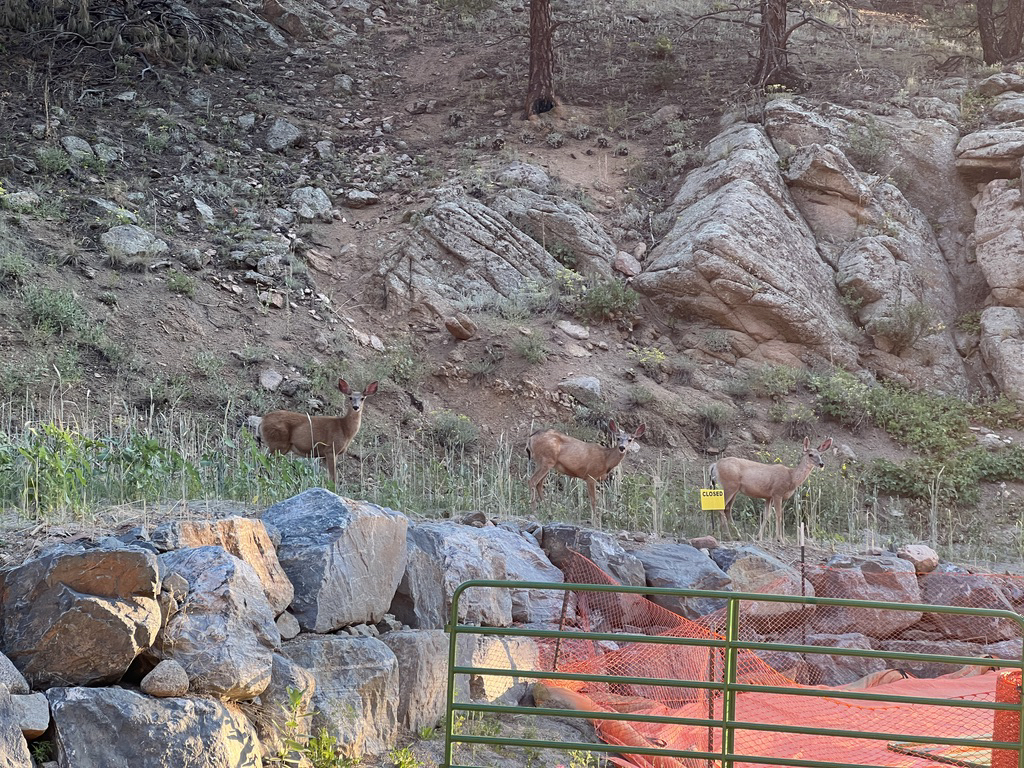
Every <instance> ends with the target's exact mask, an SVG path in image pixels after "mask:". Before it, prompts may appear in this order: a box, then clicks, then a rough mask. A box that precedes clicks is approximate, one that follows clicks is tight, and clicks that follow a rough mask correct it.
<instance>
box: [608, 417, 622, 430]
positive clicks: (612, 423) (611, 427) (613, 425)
mask: <svg viewBox="0 0 1024 768" xmlns="http://www.w3.org/2000/svg"><path fill="white" fill-rule="evenodd" d="M608 431H609V432H618V431H619V426H618V424H616V423H615V419H611V420H610V421H609V422H608Z"/></svg>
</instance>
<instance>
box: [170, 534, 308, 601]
mask: <svg viewBox="0 0 1024 768" xmlns="http://www.w3.org/2000/svg"><path fill="white" fill-rule="evenodd" d="M152 540H153V543H154V544H156V545H157V546H158V547H160V548H161V550H162V551H167V550H172V549H186V548H189V547H222V548H223V549H225V550H227V551H228V552H230V553H231V554H232V555H234V556H235V557H237V558H238V559H239V560H244V561H245V562H246V563H248V564H249V565H250V566H252V569H253V570H254V571H255V572H256V575H257V576H258V577H259V580H260V583H262V584H263V590H264V592H266V594H267V601H268V602H269V603H270V607H271V608H272V609H273V611H274V614H275V615H276V614H278V613H281V611H283V610H284V609H285V608H287V607H288V605H289V604H290V603H291V601H292V598H293V597H294V596H295V589H294V588H293V587H292V583H291V582H290V581H289V580H288V576H287V575H285V572H284V570H283V569H282V568H281V563H280V562H278V559H277V551H276V550H275V549H274V543H273V542H272V541H271V540H270V535H269V534H268V533H267V528H266V526H265V525H264V524H263V521H261V520H254V519H252V518H250V517H238V516H234V517H228V518H224V519H222V520H174V521H172V522H169V523H166V524H164V525H161V526H159V527H157V528H156V529H154V531H153V534H152Z"/></svg>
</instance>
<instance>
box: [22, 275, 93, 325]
mask: <svg viewBox="0 0 1024 768" xmlns="http://www.w3.org/2000/svg"><path fill="white" fill-rule="evenodd" d="M24 299H25V306H26V307H27V308H28V313H29V317H30V318H31V321H32V324H33V326H35V328H36V329H37V330H39V331H41V332H42V333H44V334H47V335H57V334H62V333H64V332H65V331H70V330H72V329H74V328H77V327H78V326H80V325H81V324H82V323H84V322H85V320H86V317H87V316H86V313H85V310H84V309H82V305H81V304H79V303H78V299H77V298H76V297H75V294H74V293H73V292H72V291H69V290H66V289H52V288H44V287H40V286H37V285H30V286H28V287H27V288H26V289H25V293H24Z"/></svg>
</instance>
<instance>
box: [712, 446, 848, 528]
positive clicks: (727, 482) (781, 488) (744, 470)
mask: <svg viewBox="0 0 1024 768" xmlns="http://www.w3.org/2000/svg"><path fill="white" fill-rule="evenodd" d="M831 447H832V438H831V437H830V438H828V440H826V441H825V442H823V443H822V444H821V445H819V446H818V447H817V449H814V448H811V441H810V440H809V439H808V438H806V437H805V438H804V455H803V458H801V460H800V463H799V464H797V465H796V466H795V467H787V466H785V465H783V464H762V463H761V462H758V461H750V460H749V459H738V458H734V457H729V458H726V459H720V460H719V461H717V462H715V463H714V464H712V465H711V484H712V485H713V486H717V485H718V484H719V483H721V485H722V488H723V489H724V490H725V509H724V510H722V511H721V512H719V515H720V516H721V519H722V531H723V533H728V532H729V531H731V530H733V529H734V528H735V526H734V525H733V521H732V504H733V501H735V500H736V494H737V493H742V494H743V495H744V496H749V497H750V498H752V499H764V500H765V503H764V513H763V514H762V515H761V529H760V531H759V532H758V534H757V537H758V538H759V539H760V538H763V537H764V532H765V529H766V528H767V526H768V520H769V518H770V517H771V510H772V507H775V535H776V537H777V538H778V539H779V541H782V540H783V539H784V534H783V530H782V502H783V501H785V500H786V499H788V498H790V497H791V496H792V495H793V494H794V493H796V489H797V488H799V487H800V486H801V485H802V484H803V482H804V481H805V480H806V479H807V478H808V477H809V476H810V474H811V470H812V469H814V467H824V466H825V462H824V461H822V458H821V454H822V452H823V451H827V450H828V449H829V448H831Z"/></svg>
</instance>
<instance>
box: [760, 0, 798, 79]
mask: <svg viewBox="0 0 1024 768" xmlns="http://www.w3.org/2000/svg"><path fill="white" fill-rule="evenodd" d="M788 6H789V0H761V40H760V47H759V50H758V56H757V71H756V72H755V73H754V76H753V78H751V81H752V82H753V83H754V84H756V85H759V86H761V87H762V88H764V87H765V86H768V85H784V86H786V87H787V88H794V89H796V90H801V89H803V88H804V87H805V83H804V80H803V77H801V75H800V74H799V73H798V72H797V71H796V70H794V69H793V68H791V67H790V66H789V52H788V51H787V50H786V34H787V32H788V29H787V27H786V11H787V10H788Z"/></svg>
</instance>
